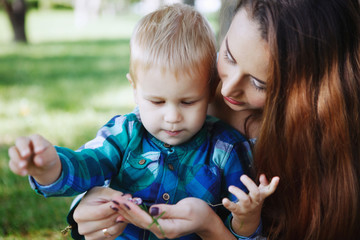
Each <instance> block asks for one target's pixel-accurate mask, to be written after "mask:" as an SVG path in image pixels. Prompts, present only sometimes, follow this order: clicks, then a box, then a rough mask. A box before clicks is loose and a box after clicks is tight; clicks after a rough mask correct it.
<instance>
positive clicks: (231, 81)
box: [221, 73, 244, 96]
mask: <svg viewBox="0 0 360 240" xmlns="http://www.w3.org/2000/svg"><path fill="white" fill-rule="evenodd" d="M243 79H244V77H243V75H242V74H241V73H238V74H231V75H228V76H227V77H226V78H225V79H222V80H221V81H222V87H221V94H222V95H223V96H232V95H234V94H235V93H236V95H239V94H240V93H242V92H243V88H244V86H243V82H244V81H243Z"/></svg>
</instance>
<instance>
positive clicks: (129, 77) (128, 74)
mask: <svg viewBox="0 0 360 240" xmlns="http://www.w3.org/2000/svg"><path fill="white" fill-rule="evenodd" d="M126 78H127V80H128V81H129V83H130V84H131V86H132V89H133V96H134V101H135V103H136V104H138V103H137V93H136V87H135V83H134V81H133V79H132V78H131V76H130V73H127V74H126Z"/></svg>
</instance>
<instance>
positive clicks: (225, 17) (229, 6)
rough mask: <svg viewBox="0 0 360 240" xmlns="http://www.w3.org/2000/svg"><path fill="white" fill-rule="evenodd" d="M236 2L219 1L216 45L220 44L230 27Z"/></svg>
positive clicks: (231, 0) (230, 0)
mask: <svg viewBox="0 0 360 240" xmlns="http://www.w3.org/2000/svg"><path fill="white" fill-rule="evenodd" d="M237 2H238V1H237V0H221V8H220V14H219V24H220V26H219V33H218V43H219V44H221V42H222V40H223V38H224V37H225V34H226V33H227V30H228V29H229V27H230V23H231V20H232V18H233V16H234V13H235V12H234V11H235V8H236V5H237Z"/></svg>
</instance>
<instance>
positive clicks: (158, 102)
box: [150, 101, 165, 105]
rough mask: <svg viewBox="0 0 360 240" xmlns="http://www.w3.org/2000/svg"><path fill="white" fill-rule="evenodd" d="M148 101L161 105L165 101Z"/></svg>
mask: <svg viewBox="0 0 360 240" xmlns="http://www.w3.org/2000/svg"><path fill="white" fill-rule="evenodd" d="M150 102H151V103H152V104H154V105H161V104H163V103H165V101H150Z"/></svg>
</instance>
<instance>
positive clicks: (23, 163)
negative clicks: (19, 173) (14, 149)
mask: <svg viewBox="0 0 360 240" xmlns="http://www.w3.org/2000/svg"><path fill="white" fill-rule="evenodd" d="M26 165H27V162H26V161H21V162H20V163H19V167H20V168H23V167H25V166H26Z"/></svg>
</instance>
